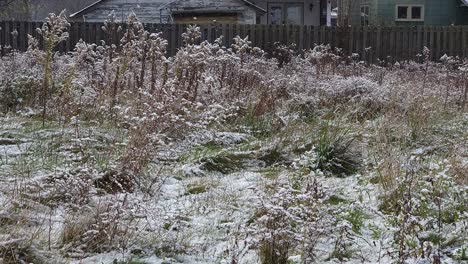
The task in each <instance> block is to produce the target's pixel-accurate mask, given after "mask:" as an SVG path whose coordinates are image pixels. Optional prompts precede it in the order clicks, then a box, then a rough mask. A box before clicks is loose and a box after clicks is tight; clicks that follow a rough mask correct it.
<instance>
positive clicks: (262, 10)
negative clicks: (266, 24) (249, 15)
mask: <svg viewBox="0 0 468 264" xmlns="http://www.w3.org/2000/svg"><path fill="white" fill-rule="evenodd" d="M241 1H242V2H244V3H245V4H246V5H249V6H252V7H254V8H255V9H257V10H258V11H260V12H262V13H266V10H265V9H264V8H262V7H260V6H258V5H256V4H254V3H252V2H250V1H249V0H241Z"/></svg>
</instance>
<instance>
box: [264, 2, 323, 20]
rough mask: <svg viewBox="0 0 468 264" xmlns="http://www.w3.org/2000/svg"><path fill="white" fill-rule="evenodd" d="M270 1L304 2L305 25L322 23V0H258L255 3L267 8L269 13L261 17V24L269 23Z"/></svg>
mask: <svg viewBox="0 0 468 264" xmlns="http://www.w3.org/2000/svg"><path fill="white" fill-rule="evenodd" d="M268 3H304V7H303V11H304V14H303V18H304V25H311V26H319V25H320V0H302V1H299V0H257V1H255V4H257V5H258V6H260V7H262V8H263V9H265V10H267V13H265V14H264V15H262V16H261V17H260V24H268ZM311 5H312V10H311V9H310V7H311Z"/></svg>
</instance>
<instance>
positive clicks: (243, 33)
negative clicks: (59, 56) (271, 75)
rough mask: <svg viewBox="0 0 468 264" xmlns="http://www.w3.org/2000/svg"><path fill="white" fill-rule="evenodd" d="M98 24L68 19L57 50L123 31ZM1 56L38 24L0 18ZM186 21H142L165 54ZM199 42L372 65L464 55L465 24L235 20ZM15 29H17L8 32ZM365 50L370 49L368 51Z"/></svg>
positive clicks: (211, 29) (23, 42)
mask: <svg viewBox="0 0 468 264" xmlns="http://www.w3.org/2000/svg"><path fill="white" fill-rule="evenodd" d="M103 25H104V24H102V23H83V22H73V23H71V26H70V28H69V36H70V37H69V38H68V39H67V41H65V42H64V43H61V44H60V45H59V47H58V48H57V50H58V51H61V52H69V51H73V50H74V48H75V45H76V43H77V42H78V41H79V40H80V39H83V41H85V42H88V43H97V44H101V41H105V42H106V43H107V44H118V43H119V41H120V39H121V38H122V37H123V34H124V32H125V30H126V28H127V27H126V25H120V26H121V30H120V31H118V30H117V28H114V29H113V31H111V30H112V29H109V30H110V31H109V32H104V31H103V29H102V26H103ZM0 27H1V30H0V45H1V55H5V54H7V53H8V52H9V51H10V50H11V49H14V50H20V51H24V50H26V49H27V48H28V37H27V35H28V34H29V35H32V36H33V37H36V38H38V39H39V40H40V47H41V48H42V47H43V40H42V39H41V37H40V36H39V34H37V32H36V28H38V27H41V23H35V22H18V21H1V22H0ZM186 27H187V25H180V24H145V28H146V29H147V30H148V31H149V32H151V33H155V32H162V36H163V37H164V38H165V39H167V41H168V48H167V53H168V55H174V54H175V53H176V52H177V50H178V48H180V47H181V46H182V45H183V43H182V37H181V34H182V33H183V31H184V30H185V28H186ZM200 28H201V32H202V38H203V40H208V41H211V42H213V41H214V40H216V39H217V38H219V37H220V36H223V42H222V44H223V45H224V46H226V47H231V44H232V39H233V38H234V37H236V36H240V37H242V38H245V37H248V38H249V40H250V41H251V42H252V45H253V46H257V47H260V48H262V49H263V50H265V51H267V52H268V51H270V50H271V49H272V48H273V46H274V43H275V42H280V43H282V44H286V45H289V44H292V43H295V44H296V47H297V49H298V51H302V50H308V49H311V48H313V47H314V46H315V45H320V44H329V45H330V46H331V47H332V48H335V47H338V48H341V49H342V51H343V54H345V55H348V56H349V55H352V54H353V53H359V54H361V58H362V59H363V60H366V61H368V62H372V63H375V62H377V60H378V59H380V60H388V59H389V58H391V61H392V62H395V61H398V60H408V59H414V58H415V56H416V54H418V53H421V51H422V49H423V47H424V46H427V47H428V48H429V49H430V50H431V59H432V60H438V59H439V58H440V57H441V56H442V55H444V54H447V55H450V56H460V57H467V56H468V27H467V26H446V27H440V26H439V27H427V26H415V27H401V26H400V27H337V28H330V27H317V26H296V25H237V24H209V25H203V26H201V27H200ZM14 31H16V32H17V33H15V34H12V32H14ZM368 48H370V49H368Z"/></svg>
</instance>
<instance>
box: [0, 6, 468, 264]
mask: <svg viewBox="0 0 468 264" xmlns="http://www.w3.org/2000/svg"><path fill="white" fill-rule="evenodd" d="M67 27H68V23H67V22H66V19H65V18H64V17H63V15H57V16H55V15H51V16H50V17H49V18H48V22H47V23H46V24H45V25H44V27H43V28H42V29H40V30H39V31H40V33H41V36H42V38H43V41H44V44H45V45H44V48H43V49H39V48H38V40H35V39H33V38H30V47H29V50H28V51H27V52H23V53H20V52H15V51H11V52H10V53H9V54H8V55H7V56H4V57H3V58H1V60H0V82H1V84H0V111H1V114H0V263H5V264H6V263H8V264H10V263H36V264H42V263H43V264H52V263H119V264H123V263H129V264H130V263H132V264H137V263H139V264H140V263H226V264H241V263H246V264H247V263H263V264H283V263H285V264H292V263H434V264H441V263H467V261H468V231H467V230H468V168H467V166H468V111H467V110H468V104H467V95H468V61H467V60H466V59H462V58H454V57H449V56H444V57H443V58H441V60H440V61H439V62H430V61H429V60H428V58H429V55H430V50H428V49H424V50H423V51H421V54H420V55H417V56H416V57H415V58H416V59H415V60H416V61H405V62H392V58H388V59H387V60H385V61H381V62H380V63H379V65H368V64H366V63H363V62H361V61H360V55H359V54H353V55H351V56H347V55H345V54H342V53H341V51H340V50H339V49H331V48H330V47H328V46H324V45H317V46H316V47H315V48H314V49H313V50H308V51H304V52H300V53H297V51H296V50H295V49H294V46H289V47H288V46H282V45H279V44H277V45H276V46H275V49H274V51H273V52H271V54H267V53H265V52H264V51H262V50H260V49H258V48H255V47H252V46H251V45H250V43H249V41H248V39H241V38H235V40H234V42H235V44H233V45H232V47H223V46H221V45H220V43H221V41H216V42H214V43H208V42H200V40H199V39H200V32H199V30H198V28H197V27H195V26H194V27H189V28H188V29H187V31H186V32H185V33H184V34H183V39H184V46H183V47H182V48H180V50H179V51H178V52H177V54H176V55H175V56H174V57H171V58H166V57H165V49H166V45H167V42H166V40H164V39H163V38H162V37H161V35H159V34H149V33H148V32H147V31H145V30H144V28H143V26H142V24H141V23H139V22H138V19H137V18H136V17H135V16H130V17H129V18H128V27H127V29H126V30H125V32H124V33H125V34H124V37H123V38H122V40H121V41H120V45H118V46H115V45H107V44H106V43H97V44H91V43H84V42H80V43H78V44H77V46H76V49H75V51H74V52H73V53H71V54H57V53H55V52H54V47H56V45H58V44H59V43H60V42H61V41H62V40H64V39H66V38H67V33H66V31H67ZM118 27H119V25H118V24H117V23H116V22H115V18H114V17H113V16H110V17H109V20H108V21H107V22H106V24H105V30H106V31H107V32H111V31H112V30H114V29H118ZM3 48H4V49H7V47H3Z"/></svg>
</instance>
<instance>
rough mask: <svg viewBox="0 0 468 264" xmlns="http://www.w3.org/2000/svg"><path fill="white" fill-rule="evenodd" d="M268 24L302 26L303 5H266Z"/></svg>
mask: <svg viewBox="0 0 468 264" xmlns="http://www.w3.org/2000/svg"><path fill="white" fill-rule="evenodd" d="M268 24H272V25H282V24H289V25H302V24H304V4H303V3H268Z"/></svg>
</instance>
